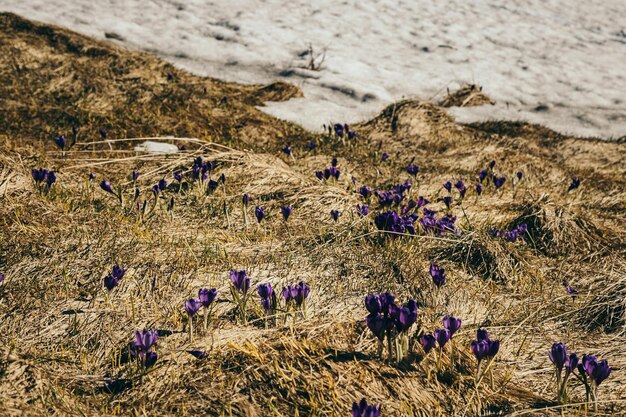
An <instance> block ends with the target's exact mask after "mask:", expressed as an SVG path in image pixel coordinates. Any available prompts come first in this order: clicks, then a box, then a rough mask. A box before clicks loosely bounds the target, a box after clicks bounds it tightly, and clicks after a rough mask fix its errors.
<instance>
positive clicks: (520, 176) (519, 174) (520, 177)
mask: <svg viewBox="0 0 626 417" xmlns="http://www.w3.org/2000/svg"><path fill="white" fill-rule="evenodd" d="M515 175H516V176H517V180H518V181H521V180H522V178H523V177H524V173H523V172H522V171H517V173H516V174H515Z"/></svg>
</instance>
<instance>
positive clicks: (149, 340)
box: [133, 329, 158, 352]
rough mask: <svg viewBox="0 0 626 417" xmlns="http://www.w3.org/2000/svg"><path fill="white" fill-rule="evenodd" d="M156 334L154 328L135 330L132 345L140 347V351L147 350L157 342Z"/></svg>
mask: <svg viewBox="0 0 626 417" xmlns="http://www.w3.org/2000/svg"><path fill="white" fill-rule="evenodd" d="M157 339H158V335H157V332H156V331H155V330H147V329H143V330H142V331H141V332H140V331H139V330H135V342H134V344H133V345H134V346H135V347H138V348H141V351H142V352H148V351H149V350H150V348H152V346H154V345H155V344H156V342H157Z"/></svg>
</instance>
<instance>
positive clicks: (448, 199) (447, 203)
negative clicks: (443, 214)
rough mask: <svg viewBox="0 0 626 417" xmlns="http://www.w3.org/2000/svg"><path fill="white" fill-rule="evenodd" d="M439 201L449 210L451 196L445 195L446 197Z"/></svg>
mask: <svg viewBox="0 0 626 417" xmlns="http://www.w3.org/2000/svg"><path fill="white" fill-rule="evenodd" d="M441 201H443V202H444V204H445V205H446V207H447V208H448V209H450V205H452V196H449V195H447V196H445V197H443V198H442V199H441Z"/></svg>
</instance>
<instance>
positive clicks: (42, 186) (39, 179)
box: [31, 168, 57, 193]
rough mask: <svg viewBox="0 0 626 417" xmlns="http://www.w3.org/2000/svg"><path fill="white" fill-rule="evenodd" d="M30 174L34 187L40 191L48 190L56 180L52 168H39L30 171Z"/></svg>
mask: <svg viewBox="0 0 626 417" xmlns="http://www.w3.org/2000/svg"><path fill="white" fill-rule="evenodd" d="M31 176H32V178H33V181H34V182H35V187H36V188H37V190H38V191H39V192H40V193H41V192H44V191H45V192H49V191H50V188H52V185H53V184H54V183H55V182H56V181H57V176H56V173H55V172H54V171H52V170H50V171H48V170H47V169H43V168H39V169H33V170H32V171H31Z"/></svg>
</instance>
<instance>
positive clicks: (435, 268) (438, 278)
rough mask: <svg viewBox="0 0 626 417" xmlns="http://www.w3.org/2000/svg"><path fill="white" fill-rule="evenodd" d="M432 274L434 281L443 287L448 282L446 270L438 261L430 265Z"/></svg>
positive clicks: (439, 286)
mask: <svg viewBox="0 0 626 417" xmlns="http://www.w3.org/2000/svg"><path fill="white" fill-rule="evenodd" d="M429 272H430V276H431V277H432V278H433V283H434V284H435V285H436V286H437V287H438V288H441V286H442V285H443V284H445V283H446V270H445V269H444V268H441V267H440V266H439V264H438V263H437V262H434V263H433V264H431V265H430V270H429Z"/></svg>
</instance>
